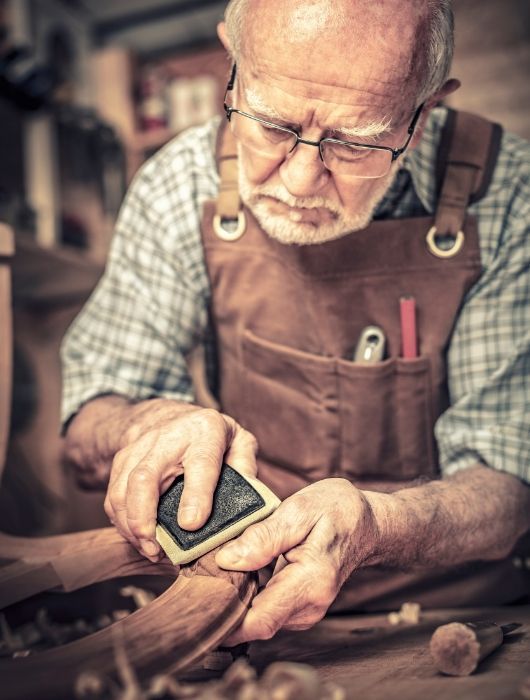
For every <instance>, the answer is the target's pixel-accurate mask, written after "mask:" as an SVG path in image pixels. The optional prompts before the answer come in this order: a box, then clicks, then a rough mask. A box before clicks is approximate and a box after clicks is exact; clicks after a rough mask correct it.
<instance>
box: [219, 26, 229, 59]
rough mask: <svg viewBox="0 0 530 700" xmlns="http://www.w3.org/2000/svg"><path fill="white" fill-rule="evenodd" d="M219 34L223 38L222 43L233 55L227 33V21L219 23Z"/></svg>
mask: <svg viewBox="0 0 530 700" xmlns="http://www.w3.org/2000/svg"><path fill="white" fill-rule="evenodd" d="M217 36H218V37H219V39H220V40H221V44H222V45H223V46H224V47H225V49H226V50H227V51H228V53H229V54H230V55H232V47H231V45H230V41H229V40H228V34H227V33H226V23H225V22H219V24H218V25H217Z"/></svg>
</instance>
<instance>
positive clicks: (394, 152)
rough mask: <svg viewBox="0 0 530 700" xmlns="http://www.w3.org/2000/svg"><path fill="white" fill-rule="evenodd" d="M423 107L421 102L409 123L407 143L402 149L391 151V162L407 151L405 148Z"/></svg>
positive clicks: (423, 103)
mask: <svg viewBox="0 0 530 700" xmlns="http://www.w3.org/2000/svg"><path fill="white" fill-rule="evenodd" d="M424 106H425V102H422V103H421V105H420V106H419V107H418V109H417V110H416V112H415V113H414V116H413V117H412V121H411V122H410V126H409V128H408V131H407V133H408V138H407V142H406V143H405V145H404V146H403V148H396V149H395V150H393V151H392V160H396V158H397V157H398V156H400V155H401V154H402V153H404V152H405V151H406V150H407V147H408V145H409V143H410V140H411V139H412V135H413V134H414V130H415V129H416V125H417V123H418V120H419V118H420V114H421V112H422V110H423V107H424Z"/></svg>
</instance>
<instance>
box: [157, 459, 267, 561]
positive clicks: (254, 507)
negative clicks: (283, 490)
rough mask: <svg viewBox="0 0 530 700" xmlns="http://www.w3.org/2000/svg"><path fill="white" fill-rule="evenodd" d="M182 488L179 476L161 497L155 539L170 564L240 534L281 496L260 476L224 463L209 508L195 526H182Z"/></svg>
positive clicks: (205, 551)
mask: <svg viewBox="0 0 530 700" xmlns="http://www.w3.org/2000/svg"><path fill="white" fill-rule="evenodd" d="M183 490H184V475H183V474H182V475H180V476H178V477H177V478H176V479H175V481H174V482H173V483H172V484H171V486H170V487H169V489H168V490H167V491H166V492H165V493H164V494H163V495H162V496H161V497H160V500H159V502H158V511H157V526H156V539H157V541H158V543H159V544H160V546H161V547H162V549H163V550H164V552H165V553H166V554H167V556H168V557H169V559H170V560H171V562H172V563H173V564H186V563H187V562H190V561H193V560H194V559H197V558H198V557H202V556H203V554H206V553H207V552H210V551H211V550H212V549H215V548H216V547H219V545H221V544H224V543H225V542H228V540H231V539H233V538H234V537H237V536H238V535H240V534H241V533H242V532H243V531H244V530H245V529H246V528H247V527H248V526H249V525H252V523H256V522H258V521H259V520H263V519H264V518H266V517H267V516H268V515H270V514H271V513H272V512H273V511H275V510H276V508H277V507H278V506H279V505H280V499H279V498H278V497H277V496H276V495H275V494H274V493H273V492H272V491H271V490H270V489H269V488H268V487H267V486H265V484H264V483H262V482H261V481H260V480H259V479H255V478H252V477H249V476H246V475H245V476H243V475H242V474H240V473H239V472H237V471H236V470H235V469H232V467H230V466H229V465H228V464H223V466H222V468H221V474H220V476H219V481H218V482H217V488H216V490H215V493H214V497H213V507H212V512H211V515H210V517H209V518H208V520H207V521H206V523H205V524H204V525H203V526H202V527H201V528H199V529H198V530H184V529H183V528H181V527H180V526H179V524H178V523H177V513H178V507H179V503H180V498H181V496H182V491H183Z"/></svg>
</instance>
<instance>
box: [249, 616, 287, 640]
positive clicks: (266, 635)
mask: <svg viewBox="0 0 530 700" xmlns="http://www.w3.org/2000/svg"><path fill="white" fill-rule="evenodd" d="M280 626H281V625H280V624H279V623H278V622H277V620H274V619H272V618H271V617H262V618H261V619H260V621H259V628H258V629H257V631H256V634H255V635H254V637H255V639H272V637H274V635H275V634H276V633H277V632H278V630H279V629H280Z"/></svg>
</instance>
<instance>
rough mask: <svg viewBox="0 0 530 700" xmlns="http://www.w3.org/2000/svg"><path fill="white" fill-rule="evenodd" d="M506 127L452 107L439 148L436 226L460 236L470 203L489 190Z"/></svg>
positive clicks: (443, 233)
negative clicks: (503, 128) (456, 110)
mask: <svg viewBox="0 0 530 700" xmlns="http://www.w3.org/2000/svg"><path fill="white" fill-rule="evenodd" d="M501 136H502V129H501V127H500V126H499V125H498V124H493V123H492V122H489V121H488V120H487V119H483V118H482V117H478V116H476V115H474V114H469V113H468V112H455V111H454V110H449V114H448V117H447V121H446V124H445V127H444V130H443V134H442V138H441V141H440V147H439V150H438V162H437V175H438V182H439V187H438V206H437V209H436V216H435V222H434V229H435V232H436V233H437V234H439V235H440V236H447V235H449V236H452V237H458V236H459V234H460V232H461V231H462V229H463V224H464V219H465V217H466V211H467V208H468V206H469V205H470V204H472V203H474V202H476V201H478V200H479V199H481V198H482V197H483V196H484V195H485V194H486V192H487V190H488V187H489V184H490V182H491V178H492V175H493V170H494V168H495V163H496V161H497V156H498V152H499V147H500V140H501Z"/></svg>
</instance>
